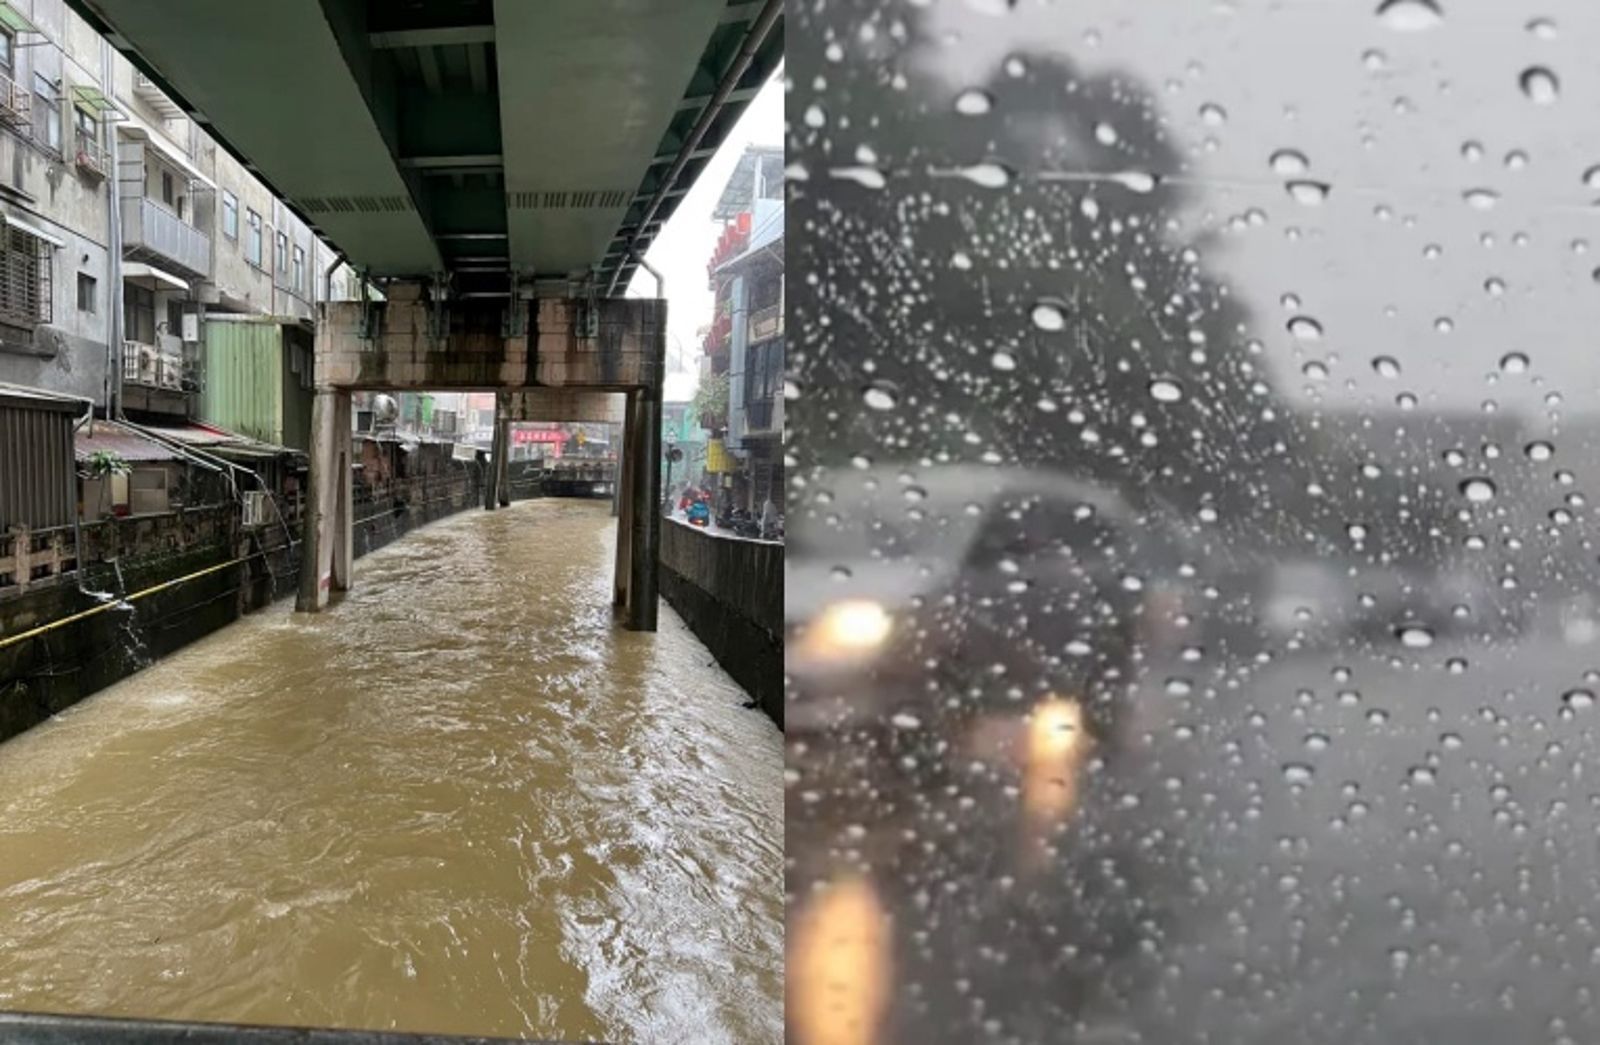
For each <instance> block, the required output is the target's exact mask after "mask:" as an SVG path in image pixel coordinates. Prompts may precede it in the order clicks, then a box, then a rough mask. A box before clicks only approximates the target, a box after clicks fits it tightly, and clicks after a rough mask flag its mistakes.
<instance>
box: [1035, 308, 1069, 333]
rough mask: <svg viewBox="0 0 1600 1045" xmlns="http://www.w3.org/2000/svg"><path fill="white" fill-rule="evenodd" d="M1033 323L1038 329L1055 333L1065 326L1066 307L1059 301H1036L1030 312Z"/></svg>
mask: <svg viewBox="0 0 1600 1045" xmlns="http://www.w3.org/2000/svg"><path fill="white" fill-rule="evenodd" d="M1030 315H1031V317H1032V319H1033V325H1034V326H1036V327H1038V328H1039V329H1040V330H1044V331H1048V332H1050V333H1052V334H1053V333H1056V332H1057V331H1061V330H1065V329H1066V328H1067V309H1066V306H1065V305H1063V304H1062V303H1061V302H1059V301H1048V300H1047V301H1038V302H1035V303H1034V306H1033V311H1032V313H1030Z"/></svg>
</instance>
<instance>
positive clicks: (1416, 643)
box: [1395, 624, 1433, 649]
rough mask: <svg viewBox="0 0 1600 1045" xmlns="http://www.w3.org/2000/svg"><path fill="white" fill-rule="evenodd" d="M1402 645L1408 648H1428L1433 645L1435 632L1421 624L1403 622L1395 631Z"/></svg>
mask: <svg viewBox="0 0 1600 1045" xmlns="http://www.w3.org/2000/svg"><path fill="white" fill-rule="evenodd" d="M1395 635H1396V636H1397V637H1398V638H1399V639H1400V645H1402V646H1405V647H1407V648H1408V649H1427V648H1428V647H1429V646H1431V645H1433V632H1432V631H1431V630H1429V629H1428V628H1426V627H1424V626H1423V625H1421V624H1403V625H1401V626H1400V627H1399V628H1398V629H1396V631H1395Z"/></svg>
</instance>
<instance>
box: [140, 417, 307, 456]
mask: <svg viewBox="0 0 1600 1045" xmlns="http://www.w3.org/2000/svg"><path fill="white" fill-rule="evenodd" d="M144 427H146V428H148V429H149V430H150V431H152V432H155V433H157V434H159V435H160V436H162V437H163V438H165V439H171V440H172V441H173V442H177V443H182V444H184V445H185V446H193V447H196V448H198V449H201V450H204V451H206V452H207V453H212V454H218V455H221V456H224V457H227V456H233V455H237V456H241V457H276V456H278V455H279V454H297V453H302V452H303V451H300V450H295V449H291V448H290V447H287V446H279V445H278V444H277V443H268V442H264V441H262V440H260V439H251V438H250V437H249V436H246V435H239V434H238V433H237V432H230V431H228V430H227V429H225V428H218V427H216V426H215V425H175V426H172V427H167V426H160V427H157V426H156V425H145V426H144Z"/></svg>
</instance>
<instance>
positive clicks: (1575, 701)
mask: <svg viewBox="0 0 1600 1045" xmlns="http://www.w3.org/2000/svg"><path fill="white" fill-rule="evenodd" d="M1561 702H1562V703H1563V704H1565V705H1566V706H1567V707H1569V708H1572V709H1573V710H1575V711H1587V710H1588V709H1589V708H1592V707H1594V693H1593V692H1592V691H1590V690H1587V689H1569V690H1567V691H1566V692H1565V693H1563V694H1561Z"/></svg>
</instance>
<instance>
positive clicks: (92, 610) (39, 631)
mask: <svg viewBox="0 0 1600 1045" xmlns="http://www.w3.org/2000/svg"><path fill="white" fill-rule="evenodd" d="M263 554H265V553H264V552H256V553H255V554H253V555H246V556H244V557H243V558H240V559H234V560H232V561H231V562H219V563H217V564H216V565H215V566H207V567H206V568H205V569H203V570H196V571H195V572H193V573H190V574H187V575H185V576H183V577H177V578H174V579H173V580H170V581H163V582H161V583H160V584H157V585H154V586H153V587H149V588H145V589H144V590H143V591H136V592H134V593H133V594H132V595H129V596H128V597H126V598H123V599H118V600H117V601H116V602H104V603H101V604H100V605H98V606H91V607H89V608H88V609H86V610H81V611H79V612H77V613H73V614H69V615H68V616H65V617H62V618H61V619H60V620H53V621H51V622H50V623H49V624H41V625H39V626H38V627H37V628H29V629H28V630H27V631H24V632H19V633H18V634H16V635H10V636H7V637H6V638H3V639H0V649H5V648H6V647H7V646H15V645H16V644H17V643H19V642H22V641H23V640H24V639H31V638H34V637H35V636H38V635H43V634H45V633H46V632H50V631H54V630H56V629H57V628H60V627H63V626H64V625H67V624H71V623H73V622H74V621H80V620H83V619H85V618H87V617H93V616H94V615H95V614H97V613H104V612H105V611H106V610H112V609H116V608H117V607H118V606H121V605H124V604H125V603H129V602H134V601H136V600H138V599H142V598H144V597H145V596H146V595H154V594H155V593H156V592H158V591H165V590H166V589H168V588H171V587H174V586H176V585H179V584H184V583H186V582H188V581H192V580H194V579H196V578H198V577H204V576H205V575H206V574H208V573H216V572H217V571H218V570H225V569H227V568H228V567H229V566H237V565H239V564H240V563H242V562H249V561H250V560H251V559H255V558H259V557H260V556H261V555H263Z"/></svg>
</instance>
